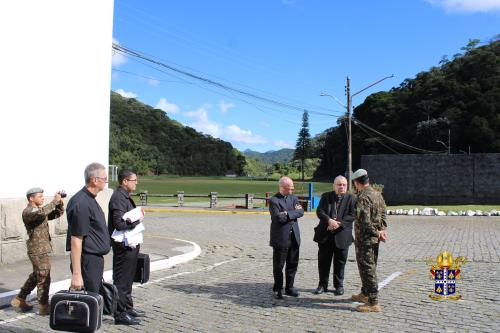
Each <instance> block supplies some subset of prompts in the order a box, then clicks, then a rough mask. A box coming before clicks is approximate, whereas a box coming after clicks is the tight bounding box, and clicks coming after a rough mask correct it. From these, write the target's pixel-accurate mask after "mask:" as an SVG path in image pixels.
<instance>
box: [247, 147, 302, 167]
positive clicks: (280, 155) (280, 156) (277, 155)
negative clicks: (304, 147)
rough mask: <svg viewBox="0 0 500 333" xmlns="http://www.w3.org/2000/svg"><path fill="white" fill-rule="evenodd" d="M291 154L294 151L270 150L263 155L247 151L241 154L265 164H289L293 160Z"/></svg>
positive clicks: (285, 149) (287, 149)
mask: <svg viewBox="0 0 500 333" xmlns="http://www.w3.org/2000/svg"><path fill="white" fill-rule="evenodd" d="M293 152H294V150H293V149H289V148H283V149H280V150H270V151H266V152H265V153H259V152H258V151H254V150H251V149H247V150H245V151H244V152H243V155H245V156H248V157H251V158H254V159H258V160H260V161H262V162H264V163H266V164H273V163H276V162H290V161H291V160H292V158H293Z"/></svg>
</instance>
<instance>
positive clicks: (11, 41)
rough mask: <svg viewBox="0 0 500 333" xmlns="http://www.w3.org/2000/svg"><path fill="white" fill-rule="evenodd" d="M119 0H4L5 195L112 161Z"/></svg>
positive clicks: (58, 182)
mask: <svg viewBox="0 0 500 333" xmlns="http://www.w3.org/2000/svg"><path fill="white" fill-rule="evenodd" d="M112 28H113V1H112V0H86V1H82V0H69V1H68V0H46V1H40V0H8V1H1V2H0V31H1V38H0V48H1V50H2V51H0V177H1V178H2V179H1V180H0V198H18V197H23V196H24V195H25V192H26V190H27V189H28V188H30V187H33V186H41V187H43V188H44V189H45V193H46V194H47V195H49V196H51V195H52V193H54V192H55V191H56V190H59V189H62V188H64V189H65V190H66V191H67V192H68V193H69V194H73V193H75V192H76V191H78V190H79V189H80V188H81V187H82V186H83V185H84V180H83V171H84V168H85V166H86V165H88V164H89V163H91V162H94V161H95V162H99V163H102V164H104V165H105V166H107V165H108V150H109V149H108V148H109V121H110V120H109V95H110V89H111V45H112Z"/></svg>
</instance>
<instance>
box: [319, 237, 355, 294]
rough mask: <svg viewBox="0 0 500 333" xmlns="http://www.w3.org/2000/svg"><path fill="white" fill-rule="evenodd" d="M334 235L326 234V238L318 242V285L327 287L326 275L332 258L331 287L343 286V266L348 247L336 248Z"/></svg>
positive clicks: (327, 275)
mask: <svg viewBox="0 0 500 333" xmlns="http://www.w3.org/2000/svg"><path fill="white" fill-rule="evenodd" d="M334 237H335V236H334V235H328V240H327V241H326V242H324V243H319V244H318V272H319V285H321V286H323V288H325V289H328V277H329V275H330V267H331V266H332V259H333V287H334V288H335V289H337V288H343V287H344V268H345V264H346V262H347V256H348V255H349V247H348V248H346V249H341V248H338V247H337V246H336V245H335V239H334Z"/></svg>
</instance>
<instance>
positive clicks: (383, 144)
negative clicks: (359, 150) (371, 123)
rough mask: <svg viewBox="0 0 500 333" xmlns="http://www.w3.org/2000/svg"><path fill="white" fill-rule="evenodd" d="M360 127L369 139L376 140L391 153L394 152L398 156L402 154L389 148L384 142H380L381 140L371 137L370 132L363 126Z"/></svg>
mask: <svg viewBox="0 0 500 333" xmlns="http://www.w3.org/2000/svg"><path fill="white" fill-rule="evenodd" d="M358 127H359V129H360V130H362V131H363V132H364V133H365V134H366V135H367V136H368V138H369V139H374V140H375V141H377V142H378V143H379V144H381V145H382V146H384V147H385V148H387V149H389V150H390V151H392V152H394V153H396V154H401V153H400V152H398V151H397V150H395V149H393V148H391V147H389V146H388V145H386V144H385V143H383V142H382V140H380V139H379V138H376V137H373V136H371V135H370V133H368V131H367V130H366V129H364V128H363V127H362V126H358Z"/></svg>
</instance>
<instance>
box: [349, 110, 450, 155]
mask: <svg viewBox="0 0 500 333" xmlns="http://www.w3.org/2000/svg"><path fill="white" fill-rule="evenodd" d="M353 122H354V124H355V125H358V126H363V127H364V128H366V129H367V130H370V131H371V132H373V133H375V134H377V135H379V136H381V137H383V138H385V139H387V140H389V141H392V142H393V143H396V144H399V145H401V146H403V147H405V148H407V149H409V150H413V151H416V152H419V153H426V154H442V153H443V152H442V151H434V150H427V149H422V148H418V147H415V146H412V145H409V144H407V143H404V142H402V141H399V140H397V139H394V138H392V137H390V136H388V135H386V134H383V133H381V132H379V131H377V130H376V129H374V128H372V127H370V126H368V125H366V124H365V123H363V122H361V121H360V120H358V119H354V118H353Z"/></svg>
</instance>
